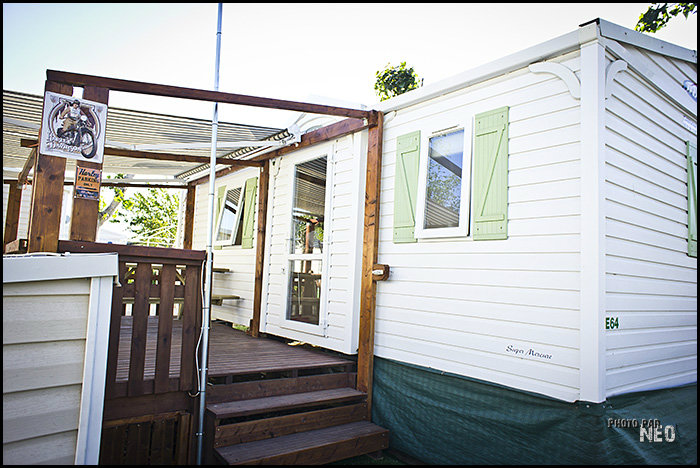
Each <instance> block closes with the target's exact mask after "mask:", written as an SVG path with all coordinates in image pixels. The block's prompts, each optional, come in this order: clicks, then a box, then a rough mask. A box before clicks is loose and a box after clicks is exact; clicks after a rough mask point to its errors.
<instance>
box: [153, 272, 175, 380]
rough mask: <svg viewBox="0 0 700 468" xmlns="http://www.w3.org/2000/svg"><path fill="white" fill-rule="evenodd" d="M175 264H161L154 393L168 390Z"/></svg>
mask: <svg viewBox="0 0 700 468" xmlns="http://www.w3.org/2000/svg"><path fill="white" fill-rule="evenodd" d="M174 293H175V265H172V264H170V265H163V269H162V271H161V273H160V308H159V314H158V345H157V351H156V371H155V373H156V375H155V388H154V392H155V393H165V392H167V391H168V384H169V376H170V354H171V350H170V348H171V343H172V334H173V304H174V300H173V296H174Z"/></svg>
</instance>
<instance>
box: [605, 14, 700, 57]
mask: <svg viewBox="0 0 700 468" xmlns="http://www.w3.org/2000/svg"><path fill="white" fill-rule="evenodd" d="M597 23H598V26H599V28H600V35H601V36H603V37H607V38H608V39H613V40H616V41H618V42H624V43H625V44H630V45H633V46H635V47H639V48H640V49H645V50H648V51H651V52H656V53H657V54H663V55H667V56H669V57H673V58H676V59H678V60H683V61H685V62H690V63H697V61H698V53H697V51H695V50H692V49H686V48H685V47H681V46H679V45H676V44H672V43H670V42H666V41H663V40H661V39H657V38H655V37H651V36H648V35H646V34H644V33H641V32H639V31H634V30H632V29H627V28H625V27H622V26H619V25H617V24H615V23H611V22H609V21H605V20H604V19H600V18H598V20H597Z"/></svg>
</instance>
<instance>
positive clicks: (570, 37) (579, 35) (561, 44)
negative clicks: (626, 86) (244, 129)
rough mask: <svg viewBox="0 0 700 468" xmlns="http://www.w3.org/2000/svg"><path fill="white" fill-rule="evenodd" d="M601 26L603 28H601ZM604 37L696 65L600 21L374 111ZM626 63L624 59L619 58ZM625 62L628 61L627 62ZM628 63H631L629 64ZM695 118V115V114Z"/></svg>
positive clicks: (664, 45)
mask: <svg viewBox="0 0 700 468" xmlns="http://www.w3.org/2000/svg"><path fill="white" fill-rule="evenodd" d="M598 23H600V26H599V24H598ZM601 37H607V38H610V39H614V40H618V41H620V42H627V43H629V44H632V45H634V46H637V47H641V48H644V49H647V50H653V51H655V52H658V53H660V54H664V55H667V56H670V57H674V58H678V59H681V60H685V61H687V62H691V63H697V52H696V51H694V50H690V49H686V48H683V47H680V46H677V45H674V44H671V43H668V42H664V41H662V40H659V39H656V38H653V37H649V36H647V35H645V34H642V33H638V32H636V31H632V30H631V29H627V28H623V27H622V26H618V25H616V24H613V23H610V22H608V21H605V20H602V19H598V20H596V21H592V22H589V23H586V24H583V25H581V26H580V27H579V29H577V30H576V31H573V32H570V33H567V34H564V35H562V36H559V37H556V38H554V39H551V40H549V41H546V42H543V43H541V44H538V45H535V46H533V47H529V48H527V49H524V50H521V51H520V52H516V53H514V54H511V55H507V56H505V57H503V58H500V59H498V60H495V61H493V62H490V63H487V64H485V65H482V66H480V67H477V68H474V69H472V70H468V71H466V72H463V73H460V74H458V75H455V76H453V77H451V78H447V79H444V80H441V81H438V82H436V83H433V84H431V85H427V86H424V87H422V88H418V89H416V90H413V91H409V92H407V93H404V94H402V95H400V96H396V97H394V98H391V99H388V100H386V101H383V102H381V103H378V104H376V105H375V109H376V110H378V111H381V112H384V113H387V112H390V111H394V110H399V109H403V108H405V107H409V106H412V105H415V104H419V103H421V102H424V101H427V100H429V99H433V98H436V97H439V96H442V95H445V94H448V93H451V92H454V91H457V90H459V89H462V88H466V87H468V86H472V85H474V84H477V83H480V82H482V81H486V80H488V79H491V78H495V77H498V76H501V75H504V74H506V73H509V72H512V71H514V70H518V69H520V68H524V67H527V66H528V65H530V64H532V63H536V62H541V61H543V60H547V59H549V58H552V57H555V56H558V55H562V54H565V53H568V52H571V51H574V50H579V49H580V48H581V46H583V45H584V44H586V43H588V42H590V41H593V40H597V39H599V38H601ZM620 58H622V59H625V58H624V57H620ZM625 60H626V59H625ZM628 62H629V61H628ZM695 112H697V111H695ZM693 115H696V113H693Z"/></svg>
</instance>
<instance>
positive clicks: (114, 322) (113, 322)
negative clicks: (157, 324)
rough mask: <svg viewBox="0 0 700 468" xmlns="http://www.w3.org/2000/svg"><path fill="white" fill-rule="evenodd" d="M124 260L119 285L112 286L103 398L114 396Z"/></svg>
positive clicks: (124, 275) (124, 274)
mask: <svg viewBox="0 0 700 468" xmlns="http://www.w3.org/2000/svg"><path fill="white" fill-rule="evenodd" d="M126 272H127V268H126V262H119V285H114V286H113V287H112V309H111V313H110V323H109V345H108V346H109V347H108V348H107V349H108V351H107V377H106V387H105V399H110V398H114V397H115V394H114V390H115V388H114V384H115V382H116V380H117V359H118V357H119V335H120V332H121V318H122V310H123V306H122V291H123V288H124V286H125V285H126V279H125V278H126Z"/></svg>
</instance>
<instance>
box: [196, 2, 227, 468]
mask: <svg viewBox="0 0 700 468" xmlns="http://www.w3.org/2000/svg"><path fill="white" fill-rule="evenodd" d="M222 10H223V4H222V3H219V15H218V20H217V26H216V65H215V72H214V91H218V90H219V61H220V53H221V16H222ZM218 127H219V103H217V102H215V103H214V117H213V118H212V123H211V157H210V161H209V216H208V223H207V262H206V272H205V283H204V298H203V301H202V302H203V306H202V364H201V368H200V377H199V429H198V430H197V465H201V464H202V450H203V442H204V410H205V407H206V394H207V370H208V369H207V358H208V354H209V320H210V309H211V280H212V264H213V261H214V255H213V244H214V183H215V181H216V138H217V132H218Z"/></svg>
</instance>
